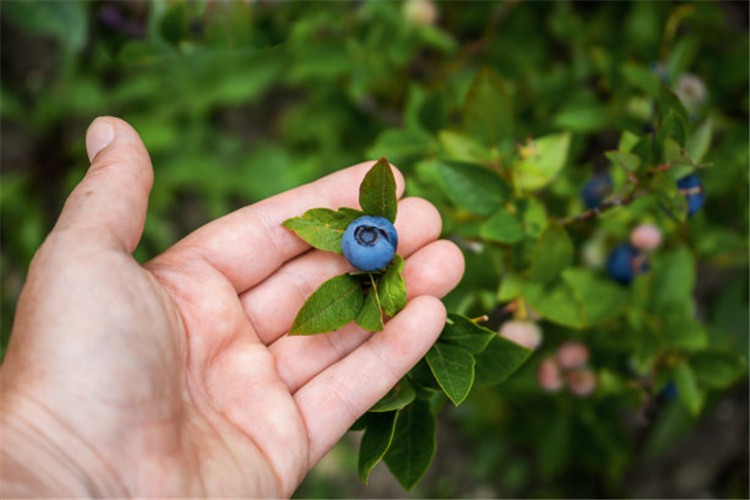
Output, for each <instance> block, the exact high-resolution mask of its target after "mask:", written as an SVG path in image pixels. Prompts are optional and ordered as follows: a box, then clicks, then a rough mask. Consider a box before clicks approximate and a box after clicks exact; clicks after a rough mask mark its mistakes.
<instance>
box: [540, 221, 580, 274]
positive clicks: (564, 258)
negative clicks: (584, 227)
mask: <svg viewBox="0 0 750 500" xmlns="http://www.w3.org/2000/svg"><path fill="white" fill-rule="evenodd" d="M573 257H574V249H573V243H572V242H571V241H570V237H569V236H568V233H567V231H565V229H564V228H563V227H562V226H561V225H560V224H559V223H557V222H555V221H550V222H549V224H547V227H546V228H545V230H544V231H543V232H542V235H541V236H540V237H539V239H538V240H537V242H536V244H535V245H534V250H533V252H532V256H531V270H530V274H529V276H530V278H531V279H532V280H533V281H537V282H539V283H547V282H549V281H552V280H553V279H555V278H556V277H557V276H558V275H559V274H560V272H562V270H563V269H565V268H566V267H568V266H569V265H570V264H572V263H573Z"/></svg>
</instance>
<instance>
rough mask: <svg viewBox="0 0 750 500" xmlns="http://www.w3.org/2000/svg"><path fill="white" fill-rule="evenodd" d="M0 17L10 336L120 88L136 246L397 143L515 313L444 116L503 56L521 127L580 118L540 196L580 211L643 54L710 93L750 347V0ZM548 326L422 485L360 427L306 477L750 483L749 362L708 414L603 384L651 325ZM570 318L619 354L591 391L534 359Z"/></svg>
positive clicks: (717, 188)
mask: <svg viewBox="0 0 750 500" xmlns="http://www.w3.org/2000/svg"><path fill="white" fill-rule="evenodd" d="M0 42H1V45H0V65H1V70H2V76H1V78H0V119H1V120H2V121H1V129H0V132H1V140H2V143H1V145H2V147H1V149H0V167H1V169H2V182H1V183H0V210H2V212H1V213H0V216H1V219H0V220H1V226H0V245H1V248H0V279H1V283H2V294H1V296H0V299H1V304H0V305H1V309H0V312H1V313H2V315H1V318H0V319H1V323H0V326H1V330H0V334H1V336H2V342H1V343H0V346H2V347H1V349H2V351H3V352H4V349H5V346H6V345H7V341H8V338H9V336H10V331H11V325H12V321H13V312H14V307H15V302H16V300H17V297H18V294H19V292H20V289H21V287H22V284H23V281H24V276H25V273H26V270H27V267H28V264H29V262H30V260H31V258H32V256H33V254H34V252H35V250H36V248H37V247H38V246H39V244H40V243H41V242H42V240H43V238H44V236H45V234H46V233H47V232H48V231H49V229H50V228H51V227H52V225H53V224H54V221H55V219H56V217H57V214H58V213H59V211H60V208H61V207H62V203H63V201H64V199H65V197H66V195H67V193H68V192H69V191H70V190H71V188H72V187H73V186H74V185H75V184H76V183H77V182H78V181H79V180H80V179H81V177H82V176H83V173H84V171H85V168H86V167H87V159H86V152H85V148H84V134H85V131H86V128H87V126H88V124H89V123H90V122H91V120H92V119H93V118H94V117H96V116H98V115H102V114H106V115H114V116H119V117H121V118H123V119H125V120H127V121H129V122H130V123H131V124H132V125H133V126H134V127H135V128H136V130H138V131H139V133H140V134H141V137H142V138H143V140H144V142H145V144H146V146H147V148H148V150H149V152H150V154H151V158H152V161H153V165H154V170H155V185H154V189H153V192H152V195H151V201H150V209H149V214H148V219H147V222H146V227H145V233H144V236H143V239H142V241H141V244H140V246H139V247H138V249H137V251H136V258H137V259H138V260H140V261H143V260H146V259H148V258H150V257H152V256H154V255H156V254H157V253H159V252H161V251H162V250H164V249H166V248H167V247H168V246H170V245H171V244H172V243H174V242H175V241H176V240H177V239H179V238H180V237H182V236H184V235H185V234H187V233H189V232H190V231H192V230H194V229H196V228H197V227H199V226H200V225H202V224H204V223H206V222H207V221H209V220H212V219H214V218H216V217H219V216H221V215H223V214H225V213H227V212H229V211H231V210H233V209H236V208H238V207H241V206H244V205H247V204H250V203H253V202H255V201H257V200H260V199H263V198H265V197H268V196H271V195H273V194H275V193H278V192H281V191H284V190H286V189H289V188H292V187H295V186H298V185H300V184H302V183H305V182H308V181H311V180H313V179H316V178H318V177H320V176H322V175H325V174H327V173H330V172H332V171H335V170H337V169H340V168H343V167H346V166H349V165H351V164H354V163H358V162H360V161H363V160H366V159H377V158H378V157H380V156H382V155H387V157H388V158H389V160H390V161H391V162H393V163H394V164H396V165H397V166H399V168H401V169H402V170H403V171H404V173H405V174H406V176H407V185H408V194H412V195H419V196H424V197H426V198H428V199H430V200H431V201H432V202H433V203H435V204H436V205H437V206H438V208H439V209H440V210H441V213H442V214H443V217H444V224H445V236H446V237H451V238H454V239H456V241H460V242H461V243H462V244H463V245H464V248H465V249H467V266H468V267H467V273H466V277H465V279H464V281H463V282H462V285H461V286H460V287H459V288H458V289H457V290H456V291H455V292H454V293H452V294H451V295H450V296H449V297H447V298H446V299H445V302H446V304H447V306H448V308H449V310H451V311H460V312H462V313H467V314H468V313H472V314H478V315H481V314H484V313H494V314H493V321H495V323H494V327H495V328H496V327H497V326H498V325H499V322H500V321H501V320H502V305H503V304H501V303H500V302H501V301H500V300H499V299H498V283H499V282H500V277H499V276H500V271H498V270H497V269H495V267H494V266H493V263H492V262H491V256H488V255H487V254H485V253H482V252H481V251H479V250H477V249H476V247H475V246H472V237H471V234H470V231H469V230H466V229H462V228H466V227H471V223H472V220H471V218H470V217H469V216H468V215H467V214H466V213H465V212H462V211H460V210H456V209H455V207H453V205H452V204H451V203H450V200H449V197H447V196H446V193H445V189H444V187H443V188H441V187H440V186H438V185H436V183H435V182H434V175H433V171H432V170H431V169H430V164H429V161H430V159H431V158H434V157H435V156H439V155H441V154H444V153H445V150H446V149H451V147H450V146H449V145H448V144H447V143H448V142H449V141H446V140H445V139H446V136H445V134H443V133H442V132H441V131H445V130H448V131H450V130H452V129H453V128H456V127H459V126H460V113H461V105H462V102H463V100H464V96H465V94H466V92H467V89H468V87H469V85H470V83H471V81H472V79H473V78H474V76H475V75H476V74H477V72H478V71H479V69H480V68H481V67H483V66H485V65H486V66H489V67H490V68H492V69H493V70H494V71H495V72H497V74H499V75H500V76H501V77H502V78H503V79H504V81H505V84H506V85H507V87H508V92H509V93H510V95H511V97H512V99H513V107H514V113H515V116H516V129H517V131H518V132H517V135H518V137H519V140H520V139H521V138H524V137H537V136H539V135H541V134H547V133H551V132H556V131H561V130H567V131H570V132H572V134H573V141H572V146H571V153H570V159H569V160H568V163H567V164H566V169H565V175H564V176H563V178H561V179H560V181H559V182H556V183H555V186H554V187H552V188H550V190H549V191H550V192H549V193H548V194H546V195H545V198H544V201H545V203H546V206H547V209H548V210H551V211H557V213H558V214H559V215H570V214H574V213H576V212H578V211H580V210H581V209H582V202H581V200H580V199H579V196H578V191H579V189H580V186H581V185H582V184H583V183H584V181H585V180H586V179H587V178H589V177H590V176H591V175H592V173H593V172H595V171H598V170H601V168H602V165H603V164H607V163H606V158H605V157H604V155H603V152H604V151H607V150H610V149H616V148H617V144H618V142H617V141H618V139H619V137H620V133H621V132H622V131H624V130H632V131H634V132H636V133H640V132H641V131H643V130H644V129H646V128H647V127H648V126H649V120H650V112H651V111H650V107H651V105H652V103H651V102H650V101H649V97H648V95H647V93H644V92H643V89H642V85H641V82H642V81H643V78H642V76H643V75H642V73H643V72H650V73H651V74H656V75H658V77H659V78H660V79H661V81H662V82H663V83H664V84H665V85H669V86H671V87H672V88H673V89H674V90H675V92H677V93H678V95H679V96H680V98H681V99H682V100H683V103H684V104H685V105H686V107H687V108H688V110H689V111H690V112H691V116H692V117H693V118H694V119H695V120H702V119H707V117H710V119H711V120H712V124H713V140H712V141H711V147H710V148H709V149H708V153H707V154H706V159H707V161H708V162H709V163H712V164H713V165H714V166H713V168H710V169H706V170H705V171H703V172H702V179H703V183H704V187H705V190H706V192H707V193H708V196H707V198H708V201H707V203H706V209H705V210H703V211H702V213H701V214H699V215H697V216H696V217H694V218H692V219H691V221H690V224H689V232H688V231H687V229H685V228H683V230H682V233H680V238H682V239H683V240H684V241H687V242H688V243H689V245H690V248H691V251H692V255H693V258H694V259H695V263H696V282H695V283H696V284H695V287H694V292H693V296H694V299H695V304H696V311H697V312H696V315H697V318H698V320H699V321H700V324H701V325H702V328H703V329H704V331H705V332H706V333H705V334H706V335H707V338H708V339H709V341H710V343H711V345H716V346H720V347H722V348H726V349H730V350H732V351H733V352H737V353H740V354H741V355H742V357H743V358H745V359H746V357H747V350H748V162H749V161H750V153H749V152H748V133H749V131H748V57H749V54H748V3H747V2H728V1H713V2H708V1H707V2H694V3H691V2H636V1H634V2H567V1H560V2H522V1H506V2H431V1H429V0H410V1H406V2H375V1H341V2H316V1H309V2H301V1H297V2H281V1H278V2H277V1H212V0H203V1H195V2H187V1H154V2H137V1H132V2H108V1H102V2H89V1H85V2H84V1H81V2H75V1H64V0H63V1H23V2H21V1H18V2H15V1H14V2H8V1H6V2H2V3H1V4H0ZM691 99H692V100H691ZM460 147H461V145H457V144H453V145H452V148H453V149H454V150H455V149H456V148H458V149H460ZM575 237H576V240H577V242H580V241H589V240H590V239H591V238H592V236H591V234H582V233H581V234H576V235H575ZM488 259H489V260H488ZM582 259H583V260H584V261H585V260H586V257H585V256H583V257H582ZM541 327H542V330H544V335H545V339H548V340H545V343H544V344H543V345H542V347H540V348H539V351H540V352H538V353H535V354H534V355H533V356H532V359H531V360H530V361H529V362H528V363H527V364H526V366H525V367H524V368H523V369H522V370H521V371H520V372H519V373H517V374H516V375H515V376H514V377H513V378H512V379H511V380H510V381H508V382H507V383H505V384H504V385H502V386H499V387H480V388H477V389H475V390H474V391H473V392H472V394H471V395H470V396H469V398H468V400H467V401H466V402H465V403H463V404H462V405H461V406H460V407H458V408H453V407H450V408H449V407H445V408H443V410H442V411H441V412H440V414H439V427H438V451H437V456H436V458H435V462H434V463H433V465H432V467H431V468H430V470H429V471H428V472H427V475H426V476H425V478H424V480H423V481H422V482H421V483H420V484H419V485H418V486H417V487H416V488H415V489H414V490H413V491H411V492H405V491H404V490H403V489H402V488H401V487H400V486H399V485H398V483H397V482H396V481H395V480H394V479H393V478H392V477H391V476H390V474H389V473H388V471H387V469H386V468H385V467H384V466H383V465H380V466H379V467H377V468H376V469H375V471H373V474H372V476H371V478H370V483H369V485H368V486H364V485H362V484H361V483H360V482H359V480H358V478H357V474H356V463H357V442H358V439H359V437H358V435H357V434H356V433H350V434H349V435H347V437H346V438H345V439H343V440H342V442H341V443H339V445H337V447H336V448H335V449H334V450H333V451H332V452H331V453H330V454H329V455H328V456H327V457H326V458H325V459H324V460H323V461H322V462H321V463H320V464H319V465H318V466H317V467H316V468H315V469H314V470H313V472H312V473H311V474H310V476H309V477H308V478H307V479H306V481H305V482H304V483H303V484H302V486H301V487H300V489H299V491H298V492H297V496H298V497H301V498H302V497H304V498H337V497H379V498H401V497H405V498H410V497H415V498H422V497H432V498H455V497H461V498H483V497H517V498H537V497H540V498H594V497H596V498H603V497H662V498H707V497H709V498H710V497H721V498H747V497H748V495H749V492H748V468H749V467H750V464H749V462H748V439H749V437H748V383H747V373H746V371H745V370H744V368H743V369H742V373H741V375H740V376H734V375H733V376H732V377H729V379H731V380H729V381H728V382H722V383H721V384H717V385H718V387H712V389H715V390H712V391H710V392H709V393H708V396H707V398H706V401H705V403H704V404H703V409H702V412H701V413H700V415H698V416H693V415H692V414H691V413H690V412H689V411H688V410H687V409H686V408H685V406H684V405H683V404H680V401H679V400H678V399H679V398H676V397H675V396H674V394H673V393H671V392H670V391H668V390H667V391H663V392H661V393H658V394H647V393H645V392H644V391H643V390H642V389H639V388H636V389H634V390H630V389H629V390H615V389H612V387H614V386H616V385H617V384H614V385H612V384H610V385H611V387H610V389H611V390H605V388H603V387H604V386H605V385H606V384H604V380H602V377H604V376H605V375H606V374H609V375H610V376H611V377H610V379H609V380H610V381H611V380H614V379H613V378H612V377H615V378H616V379H617V380H618V381H619V380H621V378H622V377H621V378H617V377H619V375H617V374H615V375H613V374H612V373H610V372H607V371H606V370H605V371H602V370H603V368H602V367H605V366H607V364H608V362H609V361H610V360H612V359H613V358H614V357H615V356H620V355H621V354H622V352H623V350H624V349H631V348H632V349H635V348H634V347H623V345H622V344H618V345H617V346H614V345H613V344H612V343H608V342H607V341H601V340H600V339H601V338H602V337H606V336H608V335H609V333H611V332H593V331H586V332H570V331H568V330H566V329H564V328H561V327H560V326H559V325H558V326H556V325H553V324H547V323H544V322H543V323H542V324H541ZM613 328H614V327H613ZM597 334H599V336H598V337H597ZM570 337H572V338H575V339H577V340H579V341H584V342H586V345H587V346H588V347H587V349H588V350H589V351H590V361H589V363H590V364H591V365H592V366H593V368H594V369H595V370H598V372H597V373H598V377H599V380H600V384H599V388H598V389H597V392H595V393H594V394H593V395H591V397H579V396H576V395H575V394H571V393H570V392H566V391H562V392H557V393H554V394H552V393H549V392H547V391H544V390H543V389H542V388H540V386H539V383H538V382H537V370H538V369H539V366H540V363H541V360H542V359H543V357H544V353H547V354H549V353H554V352H556V351H555V350H556V349H557V347H559V345H560V344H561V343H562V342H563V341H564V340H566V339H568V338H570ZM597 339H599V340H597ZM623 377H624V376H623ZM625 378H627V377H625ZM623 379H624V378H623ZM628 380H629V379H628ZM636 385H637V384H636ZM618 387H619V386H618ZM672 392H673V391H672Z"/></svg>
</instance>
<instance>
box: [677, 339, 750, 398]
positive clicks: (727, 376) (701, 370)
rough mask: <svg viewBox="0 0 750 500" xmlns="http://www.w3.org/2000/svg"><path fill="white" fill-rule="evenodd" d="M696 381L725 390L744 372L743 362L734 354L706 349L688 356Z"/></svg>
mask: <svg viewBox="0 0 750 500" xmlns="http://www.w3.org/2000/svg"><path fill="white" fill-rule="evenodd" d="M690 366H692V367H693V371H694V372H695V375H696V377H697V379H698V381H699V382H700V383H702V384H704V385H706V386H708V387H711V388H714V389H726V388H727V387H729V386H731V385H732V384H733V383H734V382H735V381H737V379H739V378H740V375H742V373H743V372H744V371H745V360H744V359H743V358H742V357H741V356H740V355H739V354H737V353H736V352H732V351H726V350H720V349H706V350H704V351H699V352H696V353H694V354H693V355H691V356H690Z"/></svg>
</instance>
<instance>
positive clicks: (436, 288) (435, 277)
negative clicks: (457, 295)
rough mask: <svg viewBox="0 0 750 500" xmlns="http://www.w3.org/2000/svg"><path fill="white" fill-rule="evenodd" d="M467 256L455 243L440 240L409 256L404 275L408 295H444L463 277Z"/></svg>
mask: <svg viewBox="0 0 750 500" xmlns="http://www.w3.org/2000/svg"><path fill="white" fill-rule="evenodd" d="M464 270H465V263H464V256H463V253H462V252H461V250H460V249H459V248H458V246H456V244H455V243H453V242H451V241H448V240H438V241H435V242H432V243H430V244H429V245H427V246H425V247H423V248H421V249H420V250H419V251H418V252H416V253H415V254H413V255H412V256H410V257H409V258H407V259H406V263H405V265H404V271H403V276H404V280H405V281H406V292H407V297H412V296H417V295H431V296H433V297H444V296H445V295H447V294H448V293H449V292H450V291H451V290H453V289H454V288H455V287H456V286H457V285H458V284H459V283H460V282H461V279H462V278H463V275H464Z"/></svg>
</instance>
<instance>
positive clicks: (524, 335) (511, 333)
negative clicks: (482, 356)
mask: <svg viewBox="0 0 750 500" xmlns="http://www.w3.org/2000/svg"><path fill="white" fill-rule="evenodd" d="M498 333H499V334H500V336H501V337H505V338H506V339H508V340H511V341H513V342H515V343H516V344H520V345H522V346H524V347H526V348H528V349H536V348H537V347H539V344H541V343H542V330H541V329H540V328H539V326H538V325H537V324H536V323H534V322H533V321H524V320H512V321H506V322H505V323H503V325H502V326H501V327H500V331H499V332H498Z"/></svg>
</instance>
